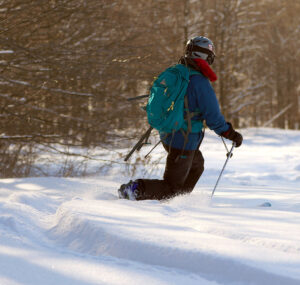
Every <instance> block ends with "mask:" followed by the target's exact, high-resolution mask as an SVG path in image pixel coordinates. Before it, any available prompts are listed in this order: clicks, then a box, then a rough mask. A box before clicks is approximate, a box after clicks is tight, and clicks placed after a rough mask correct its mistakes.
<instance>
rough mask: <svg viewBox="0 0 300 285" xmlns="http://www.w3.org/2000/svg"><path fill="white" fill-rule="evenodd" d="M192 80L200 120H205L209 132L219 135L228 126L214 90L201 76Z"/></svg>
mask: <svg viewBox="0 0 300 285" xmlns="http://www.w3.org/2000/svg"><path fill="white" fill-rule="evenodd" d="M192 80H195V82H194V83H195V84H194V92H195V96H196V102H197V105H198V109H199V111H200V114H201V119H202V120H206V125H207V126H208V127H209V128H210V129H211V130H213V131H214V132H215V133H216V134H218V135H221V133H223V132H226V131H227V130H228V128H229V125H228V124H227V123H226V121H225V119H224V116H223V115H222V113H221V111H220V107H219V102H218V99H217V97H216V94H215V91H214V89H213V88H212V86H211V84H210V82H209V80H208V79H207V78H205V77H203V76H195V77H194V78H193V79H192Z"/></svg>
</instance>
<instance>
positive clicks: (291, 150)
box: [0, 128, 300, 285]
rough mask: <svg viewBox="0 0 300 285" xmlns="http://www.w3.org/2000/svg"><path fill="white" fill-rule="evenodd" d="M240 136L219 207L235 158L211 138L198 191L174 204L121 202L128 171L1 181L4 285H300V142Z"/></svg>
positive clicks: (280, 133)
mask: <svg viewBox="0 0 300 285" xmlns="http://www.w3.org/2000/svg"><path fill="white" fill-rule="evenodd" d="M241 132H242V133H243V135H244V138H245V141H244V144H243V145H242V146H241V147H240V148H238V149H234V154H233V157H232V158H231V159H230V160H229V162H228V165H227V167H226V169H225V172H224V176H223V177H222V179H221V181H220V183H219V185H218V188H217V189H216V192H215V195H214V197H213V199H212V200H211V199H210V198H209V195H210V193H211V191H212V189H213V187H214V184H215V182H216V180H217V178H218V175H219V173H220V170H221V168H222V166H223V164H224V162H225V159H226V155H225V154H226V153H225V148H224V146H223V144H222V142H221V140H220V139H219V138H218V137H217V136H216V135H214V134H213V133H211V132H207V134H206V137H205V139H204V143H203V145H202V147H201V150H202V151H203V154H204V157H205V159H206V170H205V172H204V174H203V176H202V177H201V179H200V181H199V182H198V184H197V187H196V189H195V190H194V191H193V192H192V194H191V195H186V196H179V197H176V198H174V199H172V200H169V201H165V202H159V201H139V202H136V201H128V200H119V199H117V195H116V193H117V189H118V187H119V185H120V183H123V182H127V180H128V178H126V177H125V176H123V175H122V166H118V168H115V169H113V170H112V171H111V172H107V173H105V174H103V175H100V174H99V175H98V176H95V177H89V178H57V177H48V178H46V177H43V178H41V177H39V178H24V179H1V180H0V284H1V285H17V284H18V285H19V284H28V285H29V284H30V285H34V284H43V285H47V284H51V285H52V284H64V285H65V284H72V285H74V284H75V285H77V284H87V285H92V284H151V285H152V284H160V285H161V284H185V285H187V284H203V285H218V284H261V285H268V284H272V285H274V284H275V285H276V284H285V285H289V284H290V285H292V284H295V285H296V284H298V285H299V284H300V226H299V224H300V132H299V131H286V130H276V129H268V128H262V129H245V130H241ZM229 146H230V145H229ZM150 147H151V146H150ZM150 147H149V148H150ZM148 150H149V149H145V150H144V151H145V153H146V152H147V151H148ZM160 153H163V150H162V149H161V148H160V149H156V150H155V151H154V156H155V155H156V156H158V155H159V154H160ZM162 170H163V161H162V163H161V164H160V165H159V171H160V172H159V173H158V174H155V175H154V177H155V178H157V177H158V176H159V174H161V172H162ZM140 172H142V170H140ZM133 178H137V176H135V177H133ZM266 202H269V203H271V207H262V206H261V205H263V204H264V203H266Z"/></svg>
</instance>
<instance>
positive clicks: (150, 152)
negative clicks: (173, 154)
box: [145, 140, 161, 158]
mask: <svg viewBox="0 0 300 285" xmlns="http://www.w3.org/2000/svg"><path fill="white" fill-rule="evenodd" d="M160 143H161V140H159V142H158V143H157V144H156V145H155V146H154V147H153V148H151V150H150V151H149V152H148V153H147V154H146V155H145V158H147V157H148V156H149V154H150V153H151V152H152V151H153V150H154V149H155V148H156V147H157V146H158V145H159V144H160Z"/></svg>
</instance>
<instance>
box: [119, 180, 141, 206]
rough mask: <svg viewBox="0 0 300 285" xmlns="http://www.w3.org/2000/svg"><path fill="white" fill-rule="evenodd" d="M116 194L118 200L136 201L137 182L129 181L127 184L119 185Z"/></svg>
mask: <svg viewBox="0 0 300 285" xmlns="http://www.w3.org/2000/svg"><path fill="white" fill-rule="evenodd" d="M118 194H119V198H120V199H127V200H133V201H134V200H136V198H137V194H138V182H137V181H132V180H130V181H129V182H128V183H127V184H123V185H121V187H120V189H119V190H118Z"/></svg>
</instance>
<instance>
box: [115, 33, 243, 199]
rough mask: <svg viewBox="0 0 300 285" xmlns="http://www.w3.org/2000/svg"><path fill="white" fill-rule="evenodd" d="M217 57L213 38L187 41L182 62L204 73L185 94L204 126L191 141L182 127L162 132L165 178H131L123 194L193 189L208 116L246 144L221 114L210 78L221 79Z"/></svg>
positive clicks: (165, 194) (154, 195) (217, 128)
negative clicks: (204, 123) (165, 152)
mask: <svg viewBox="0 0 300 285" xmlns="http://www.w3.org/2000/svg"><path fill="white" fill-rule="evenodd" d="M214 59H215V50H214V44H213V42H212V41H211V40H210V39H208V38H206V37H203V36H198V37H194V38H192V39H190V40H189V41H188V42H187V45H186V50H185V55H184V56H183V57H182V58H181V59H180V63H181V64H184V65H186V66H188V67H189V68H192V69H193V70H196V71H199V72H200V73H198V74H193V75H191V76H190V81H189V84H188V87H187V92H186V95H185V97H187V99H188V109H189V112H190V113H193V114H195V113H196V114H198V115H196V116H194V117H193V118H192V120H191V123H192V126H193V125H195V126H196V125H197V124H198V125H199V122H201V124H200V126H201V127H200V129H198V130H196V131H194V129H195V128H193V131H192V132H190V133H188V137H187V141H186V140H185V136H184V134H183V132H181V131H180V130H179V131H177V132H175V133H173V134H166V133H162V132H160V138H161V141H162V144H163V147H164V148H165V150H166V151H167V153H168V155H167V160H166V167H165V172H164V176H163V180H158V179H137V180H135V181H130V182H129V183H127V184H123V185H121V187H120V189H119V190H118V193H119V197H120V198H124V199H130V200H146V199H154V200H162V199H168V198H172V197H174V196H176V195H179V194H186V193H190V192H192V191H193V189H194V187H195V185H196V183H197V181H198V180H199V178H200V176H201V175H202V173H203V171H204V158H203V156H202V153H201V151H200V150H199V147H200V144H201V142H202V139H203V136H204V133H203V129H202V126H203V125H202V122H203V121H204V120H205V121H206V125H207V126H208V127H209V129H211V130H213V131H214V132H215V133H216V134H217V135H220V136H222V137H224V138H226V139H229V140H231V141H233V142H234V143H235V146H236V147H239V146H240V145H241V144H242V141H243V137H242V135H241V134H240V133H238V132H237V131H235V130H234V129H233V127H232V125H231V123H228V122H226V121H225V119H224V117H223V115H222V114H221V112H220V108H219V104H218V100H217V98H216V94H215V92H214V90H213V88H212V86H211V84H210V81H211V82H214V81H216V80H217V76H216V74H215V73H214V71H213V70H212V69H211V67H210V65H212V64H213V62H214Z"/></svg>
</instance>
